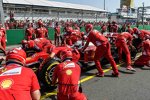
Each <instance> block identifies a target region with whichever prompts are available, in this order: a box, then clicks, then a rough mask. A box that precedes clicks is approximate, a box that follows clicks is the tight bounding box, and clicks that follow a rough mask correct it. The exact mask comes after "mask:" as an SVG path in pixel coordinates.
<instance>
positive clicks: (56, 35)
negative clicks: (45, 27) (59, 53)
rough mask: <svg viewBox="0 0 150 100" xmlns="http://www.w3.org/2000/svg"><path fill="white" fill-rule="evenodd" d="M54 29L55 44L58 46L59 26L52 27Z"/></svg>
mask: <svg viewBox="0 0 150 100" xmlns="http://www.w3.org/2000/svg"><path fill="white" fill-rule="evenodd" d="M54 30H55V45H57V46H59V44H60V27H59V26H56V27H55V28H54Z"/></svg>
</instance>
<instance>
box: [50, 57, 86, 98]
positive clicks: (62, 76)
mask: <svg viewBox="0 0 150 100" xmlns="http://www.w3.org/2000/svg"><path fill="white" fill-rule="evenodd" d="M80 73H81V69H80V66H79V65H77V64H76V63H74V62H73V61H70V60H69V61H65V62H62V63H60V64H59V65H57V66H56V68H55V70H54V74H53V82H56V80H57V79H58V94H57V100H87V99H86V96H85V95H84V94H83V93H80V92H79V90H78V89H79V80H80Z"/></svg>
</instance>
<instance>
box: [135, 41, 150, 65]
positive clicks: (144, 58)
mask: <svg viewBox="0 0 150 100" xmlns="http://www.w3.org/2000/svg"><path fill="white" fill-rule="evenodd" d="M142 47H143V53H142V55H141V56H140V57H139V58H138V59H137V60H136V61H135V62H134V65H137V66H144V65H147V66H149V67H150V40H145V41H143V43H142Z"/></svg>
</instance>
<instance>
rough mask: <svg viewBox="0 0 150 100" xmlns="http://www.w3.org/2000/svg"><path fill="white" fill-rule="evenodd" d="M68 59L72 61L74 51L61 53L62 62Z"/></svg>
mask: <svg viewBox="0 0 150 100" xmlns="http://www.w3.org/2000/svg"><path fill="white" fill-rule="evenodd" d="M67 58H69V59H72V51H70V50H62V51H61V52H60V59H61V60H62V61H64V60H65V59H67Z"/></svg>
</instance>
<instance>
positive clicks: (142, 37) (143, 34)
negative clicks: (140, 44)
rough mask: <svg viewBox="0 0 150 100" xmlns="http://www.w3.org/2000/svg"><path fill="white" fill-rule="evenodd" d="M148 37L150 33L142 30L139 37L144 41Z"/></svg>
mask: <svg viewBox="0 0 150 100" xmlns="http://www.w3.org/2000/svg"><path fill="white" fill-rule="evenodd" d="M146 35H149V36H150V32H149V31H147V30H140V34H139V36H140V38H141V39H144V38H145V36H146Z"/></svg>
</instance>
